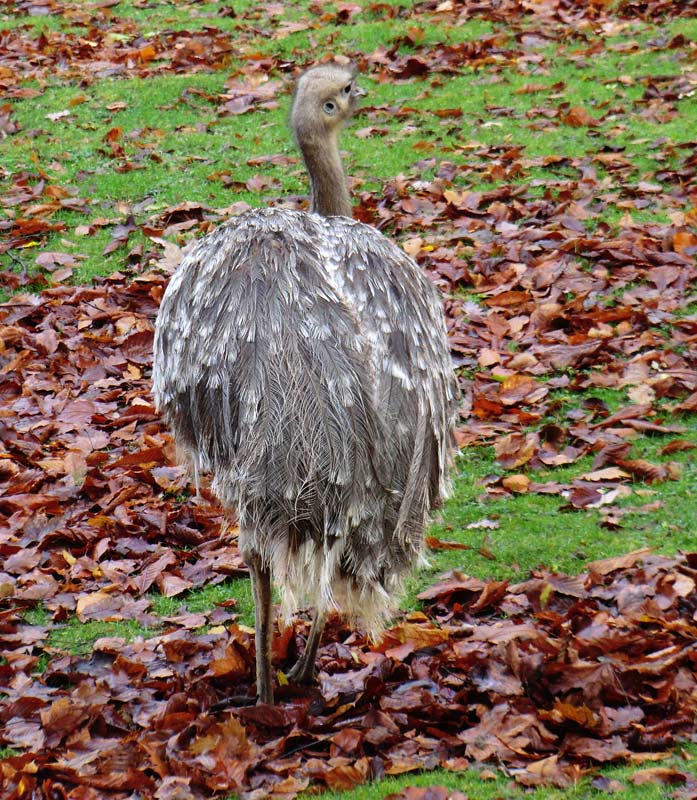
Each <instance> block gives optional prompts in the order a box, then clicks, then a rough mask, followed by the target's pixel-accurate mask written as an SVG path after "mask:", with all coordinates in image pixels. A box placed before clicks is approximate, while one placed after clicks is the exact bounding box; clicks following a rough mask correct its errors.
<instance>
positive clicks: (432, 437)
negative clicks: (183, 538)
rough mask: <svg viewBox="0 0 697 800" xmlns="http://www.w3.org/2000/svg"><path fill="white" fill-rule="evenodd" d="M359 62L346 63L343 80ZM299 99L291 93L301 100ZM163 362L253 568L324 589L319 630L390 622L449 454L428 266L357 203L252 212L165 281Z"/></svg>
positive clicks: (439, 321)
mask: <svg viewBox="0 0 697 800" xmlns="http://www.w3.org/2000/svg"><path fill="white" fill-rule="evenodd" d="M332 68H333V67H332V66H330V67H329V68H327V67H323V68H322V69H321V72H322V75H323V81H324V83H326V82H327V81H326V80H325V77H324V76H326V73H327V70H329V75H330V77H331V76H333V77H334V81H335V82H337V77H336V75H334V74H333V73H332ZM347 69H348V68H346V67H343V66H341V65H336V71H338V72H339V80H338V83H339V84H340V85H341V86H344V84H346V80H347ZM342 70H343V72H342ZM315 71H319V70H317V68H316V70H315ZM312 72H313V71H312V70H310V71H309V72H308V73H306V74H305V76H303V78H301V79H300V80H301V82H302V81H303V80H305V81H306V82H307V81H308V76H309V79H310V83H311V79H312ZM350 76H351V81H353V76H354V72H353V71H350ZM343 91H344V92H345V89H344V90H343ZM299 102H300V101H299V97H298V94H297V92H296V99H295V104H294V113H296V112H297V108H298V103H299ZM326 102H327V101H326V100H325V101H324V103H326ZM351 109H352V103H350V104H349V105H347V107H346V114H347V115H348V114H350V111H351ZM298 127H299V126H298V124H297V123H296V122H295V121H294V129H295V131H296V136H297V137H298V140H299V144H300V146H301V149H302V148H303V142H302V136H299V135H298ZM337 153H338V151H337ZM303 154H304V155H305V156H306V163H308V166H309V165H310V164H309V159H308V158H307V154H306V152H305V150H304V149H303ZM337 158H338V155H337ZM339 165H340V162H339ZM325 178H326V176H325ZM322 181H323V178H322V176H320V178H319V179H318V180H317V181H315V180H313V184H312V185H313V201H314V207H315V208H316V209H317V210H319V211H321V210H322V192H323V191H324V189H323V188H322ZM343 188H344V192H345V187H343ZM338 191H339V194H340V193H341V190H340V189H339V190H338ZM331 202H332V203H333V204H334V206H336V204H337V200H336V197H334V198H333V199H332V201H331ZM338 203H339V207H340V206H341V198H340V199H339V201H338ZM153 378H154V394H155V398H156V402H157V405H158V408H159V409H160V411H161V412H162V414H163V416H164V418H165V420H166V422H167V424H168V425H169V426H170V427H171V429H172V431H173V433H174V436H175V439H176V442H177V444H178V446H179V448H180V449H181V451H182V452H183V453H184V454H185V455H186V457H187V458H188V460H190V461H191V463H192V464H193V465H194V468H195V470H196V471H197V472H200V473H203V472H207V473H210V475H211V476H212V488H213V490H214V492H215V493H216V494H217V496H218V497H219V498H220V500H221V502H222V503H223V504H224V505H225V506H226V507H228V508H231V509H236V510H237V514H238V518H239V524H240V548H241V551H242V553H243V555H244V556H245V559H246V560H247V561H248V563H252V562H253V563H254V564H255V565H256V567H255V570H253V571H252V576H253V578H254V577H255V574H256V573H257V572H258V571H261V572H264V571H267V572H269V573H270V574H271V576H272V577H273V580H274V581H275V582H276V583H277V585H278V586H279V587H280V590H281V597H282V612H283V614H284V616H286V617H287V616H289V615H290V614H291V613H292V612H293V611H294V610H295V609H297V608H298V607H303V606H305V605H312V606H314V607H315V608H316V609H317V619H318V620H319V623H318V630H317V631H316V635H315V638H316V639H317V640H318V639H319V636H320V635H321V625H322V621H323V620H324V617H325V615H326V613H327V612H329V611H330V610H332V609H338V610H340V611H342V612H343V613H345V614H348V615H350V616H351V617H354V618H357V619H360V620H362V621H363V622H364V623H365V625H366V626H367V628H368V629H369V631H370V632H371V633H373V634H375V633H377V632H378V631H379V629H380V627H381V626H382V625H383V624H384V622H385V620H386V618H387V617H388V616H389V614H390V613H391V611H392V609H393V604H394V602H395V599H396V598H397V597H398V595H399V592H400V590H401V584H402V580H403V578H404V576H405V575H406V574H407V573H408V572H409V570H410V569H411V568H412V567H413V565H414V564H415V562H417V561H418V559H419V557H420V554H421V550H422V540H423V530H424V525H425V524H426V521H427V516H428V513H429V511H431V510H432V509H433V508H434V507H436V506H437V505H438V504H439V503H440V501H441V499H442V497H443V495H444V493H445V491H446V479H447V469H448V464H449V461H450V455H451V440H452V425H453V415H454V405H455V396H456V388H455V383H454V378H453V373H452V367H451V362H450V355H449V349H448V346H447V342H446V335H445V325H444V321H443V315H442V310H441V306H440V302H439V299H438V296H437V293H436V292H435V290H434V288H433V287H432V285H431V284H430V282H429V281H428V279H427V278H426V277H425V276H424V275H423V274H422V273H421V271H420V270H419V268H418V267H417V265H416V264H415V263H414V262H413V261H412V260H411V259H410V258H408V257H407V256H406V255H405V254H404V253H403V252H402V251H401V250H400V249H399V248H398V247H397V246H396V245H394V244H393V243H392V242H390V241H389V240H388V239H386V238H385V237H384V236H383V235H382V234H380V233H379V232H378V231H376V230H375V229H373V228H371V227H369V226H367V225H364V224H361V223H359V222H355V221H353V220H351V219H348V218H347V217H345V216H321V215H320V214H317V213H309V214H308V213H304V212H300V211H291V210H288V209H259V210H253V211H249V212H247V213H245V214H243V215H241V216H240V217H238V218H236V219H234V220H231V221H229V222H227V223H226V224H224V225H221V226H220V227H219V228H218V229H217V230H215V231H214V232H213V233H211V234H209V235H208V236H206V237H205V238H204V239H202V240H201V241H200V242H199V243H198V244H197V245H196V246H195V247H194V249H193V250H192V251H191V252H190V253H189V254H188V255H187V256H186V258H185V259H184V261H183V262H182V264H181V266H180V267H179V269H178V270H177V272H176V273H175V275H174V276H173V278H172V280H171V281H170V284H169V286H168V288H167V291H166V292H165V295H164V298H163V301H162V305H161V308H160V312H159V314H158V318H157V324H156V333H155V353H154V368H153ZM255 597H256V600H257V605H260V604H267V605H268V604H269V603H270V599H268V598H267V599H264V596H263V593H262V595H259V594H258V593H257V588H255ZM261 614H262V610H260V609H257V634H258V636H261V635H262V632H260V627H259V626H260V625H261V624H262V622H263V619H262V618H261V617H260V615H261ZM262 616H263V615H262ZM263 635H270V634H269V633H268V632H263ZM314 647H316V642H314ZM260 649H261V648H260V645H259V644H258V645H257V652H258V658H260V656H259V651H260ZM267 650H268V648H267ZM267 656H268V653H267ZM313 657H314V652H311V653H310V654H309V655H308V658H313ZM262 666H263V665H262ZM308 669H309V670H310V672H311V664H309V665H308V664H307V663H306V664H304V665H303V668H302V669H300V672H299V674H298V675H297V677H299V678H300V679H307V677H308ZM257 674H258V681H262V680H263V670H262V673H260V672H259V665H258V671H257ZM260 676H261V677H260ZM259 691H260V696H261V698H262V700H269V699H270V696H269V693H268V691H265V692H262V691H261V688H260V690H259ZM269 691H270V690H269Z"/></svg>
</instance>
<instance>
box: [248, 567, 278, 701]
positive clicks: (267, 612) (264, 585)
mask: <svg viewBox="0 0 697 800" xmlns="http://www.w3.org/2000/svg"><path fill="white" fill-rule="evenodd" d="M247 564H248V566H249V572H250V575H251V578H252V592H253V594H254V631H255V635H256V651H257V702H259V703H273V684H272V683H271V635H272V628H271V624H272V621H271V611H272V608H271V570H270V569H269V568H268V567H267V566H265V565H264V563H263V562H262V560H261V557H260V556H258V555H253V556H252V557H251V558H249V559H248V560H247Z"/></svg>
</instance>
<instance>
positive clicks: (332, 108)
mask: <svg viewBox="0 0 697 800" xmlns="http://www.w3.org/2000/svg"><path fill="white" fill-rule="evenodd" d="M324 110H325V111H326V112H327V114H334V113H336V103H332V101H331V100H327V102H326V103H325V104H324Z"/></svg>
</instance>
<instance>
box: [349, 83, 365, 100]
mask: <svg viewBox="0 0 697 800" xmlns="http://www.w3.org/2000/svg"><path fill="white" fill-rule="evenodd" d="M367 94H368V92H366V90H365V89H363V88H362V87H360V86H359V85H358V84H357V83H354V85H353V89H351V97H365V96H366V95H367Z"/></svg>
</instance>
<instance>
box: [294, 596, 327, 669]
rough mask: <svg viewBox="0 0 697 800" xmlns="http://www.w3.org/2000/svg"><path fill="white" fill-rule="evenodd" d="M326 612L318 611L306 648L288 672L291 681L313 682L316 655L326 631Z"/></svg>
mask: <svg viewBox="0 0 697 800" xmlns="http://www.w3.org/2000/svg"><path fill="white" fill-rule="evenodd" d="M326 620H327V617H326V615H325V614H320V613H319V611H318V612H317V613H316V615H315V618H314V619H313V620H312V626H311V627H310V634H309V636H308V637H307V642H306V643H305V649H304V650H303V652H302V655H301V656H300V658H299V659H298V660H297V661H296V662H295V664H294V665H293V667H292V669H291V670H290V671H289V672H288V675H287V678H288V680H289V681H290V682H291V683H312V681H313V680H314V677H315V657H316V655H317V648H318V647H319V643H320V640H321V638H322V632H323V631H324V623H325V622H326Z"/></svg>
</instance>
